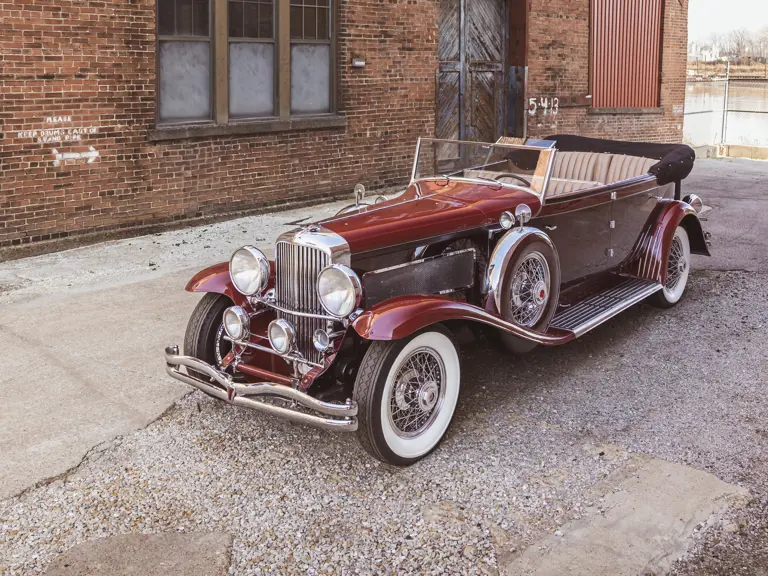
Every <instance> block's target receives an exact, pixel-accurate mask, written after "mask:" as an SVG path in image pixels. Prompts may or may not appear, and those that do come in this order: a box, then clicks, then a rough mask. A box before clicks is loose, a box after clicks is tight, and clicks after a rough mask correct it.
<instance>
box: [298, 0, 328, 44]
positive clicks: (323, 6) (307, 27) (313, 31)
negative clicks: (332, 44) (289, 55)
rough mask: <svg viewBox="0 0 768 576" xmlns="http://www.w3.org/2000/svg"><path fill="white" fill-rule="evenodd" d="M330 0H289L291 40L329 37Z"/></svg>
mask: <svg viewBox="0 0 768 576" xmlns="http://www.w3.org/2000/svg"><path fill="white" fill-rule="evenodd" d="M330 18H331V0H291V40H309V41H318V42H328V41H330V39H331V25H330Z"/></svg>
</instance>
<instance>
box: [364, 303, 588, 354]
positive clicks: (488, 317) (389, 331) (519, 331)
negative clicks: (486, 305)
mask: <svg viewBox="0 0 768 576" xmlns="http://www.w3.org/2000/svg"><path fill="white" fill-rule="evenodd" d="M451 320H465V321H470V322H479V323H481V324H485V325H487V326H492V327H494V328H499V329H500V330H504V331H505V332H508V333H509V334H513V335H515V336H518V337H520V338H523V339H524V340H528V341H531V342H535V343H537V344H543V345H545V346H558V345H560V344H565V343H566V342H568V341H569V340H572V339H573V338H574V334H573V332H570V331H565V330H557V329H554V328H550V330H549V331H548V332H547V333H546V334H544V333H542V332H536V331H534V330H527V329H525V328H521V327H520V326H518V325H517V324H513V323H512V322H508V321H507V320H505V319H504V318H502V317H501V316H499V315H497V314H493V313H492V312H489V311H487V310H483V309H482V308H479V307H477V306H473V305H471V304H467V303H466V302H460V301H458V300H452V299H451V298H448V297H446V296H424V295H413V296H400V297H398V298H392V299H391V300H387V301H386V302H381V303H380V304H377V305H375V306H373V307H372V308H370V309H369V310H366V311H365V312H363V313H362V314H361V315H360V316H358V317H357V318H356V319H355V320H354V322H352V327H353V328H354V330H355V332H357V333H358V334H359V335H360V336H361V337H362V338H365V339H366V340H385V341H388V340H399V339H400V338H405V337H407V336H410V335H411V334H414V333H416V332H418V331H419V330H421V329H423V328H427V327H429V326H431V325H433V324H437V323H438V322H447V321H451Z"/></svg>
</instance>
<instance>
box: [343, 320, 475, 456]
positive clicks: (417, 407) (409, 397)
mask: <svg viewBox="0 0 768 576" xmlns="http://www.w3.org/2000/svg"><path fill="white" fill-rule="evenodd" d="M460 381H461V371H460V362H459V354H458V350H457V347H456V344H455V343H454V340H453V337H452V335H451V333H450V332H449V331H448V330H447V329H445V328H443V327H442V326H432V327H430V328H429V329H428V330H426V331H424V332H420V333H418V334H416V335H414V336H411V337H410V338H406V339H403V340H399V341H397V342H373V343H372V344H371V346H370V347H369V348H368V351H367V352H366V354H365V357H364V358H363V362H362V364H361V366H360V371H359V372H358V376H357V380H356V382H355V391H354V399H355V401H356V402H357V404H358V431H357V437H358V439H359V440H360V443H361V444H362V446H363V448H365V449H366V450H367V451H368V452H369V453H370V454H371V455H372V456H374V457H375V458H377V459H379V460H381V461H383V462H386V463H388V464H394V465H397V466H408V465H410V464H413V463H414V462H417V461H418V460H420V459H421V458H423V457H424V456H426V455H427V454H429V453H430V452H431V451H432V450H434V449H435V448H436V447H437V445H438V444H439V442H440V440H442V438H443V436H444V435H445V432H446V430H447V429H448V426H449V425H450V423H451V420H452V419H453V414H454V412H455V410H456V403H457V401H458V398H459V385H460Z"/></svg>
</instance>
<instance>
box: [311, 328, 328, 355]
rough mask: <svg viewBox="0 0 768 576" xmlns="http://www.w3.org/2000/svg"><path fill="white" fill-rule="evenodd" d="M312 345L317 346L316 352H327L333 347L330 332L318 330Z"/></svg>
mask: <svg viewBox="0 0 768 576" xmlns="http://www.w3.org/2000/svg"><path fill="white" fill-rule="evenodd" d="M312 344H314V345H315V350H317V351H318V352H325V351H326V350H328V347H329V346H330V345H331V337H330V336H329V335H328V332H326V331H325V330H323V329H322V328H318V329H317V330H315V333H314V334H313V335H312Z"/></svg>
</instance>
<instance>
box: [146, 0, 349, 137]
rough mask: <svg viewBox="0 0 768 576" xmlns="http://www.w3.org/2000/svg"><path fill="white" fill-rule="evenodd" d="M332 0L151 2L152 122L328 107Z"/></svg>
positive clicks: (279, 115)
mask: <svg viewBox="0 0 768 576" xmlns="http://www.w3.org/2000/svg"><path fill="white" fill-rule="evenodd" d="M333 2H334V0H157V76H158V81H157V86H158V90H157V94H158V96H157V122H158V124H160V125H173V124H187V123H209V122H211V121H213V120H215V121H216V123H218V124H226V123H230V122H241V121H249V120H250V121H257V120H263V119H271V120H275V119H281V120H283V119H284V120H289V119H291V118H295V117H301V116H316V115H328V114H332V113H334V112H335V109H334V102H335V98H334V94H333V90H334V86H335V82H334V77H333V74H334V72H333V71H334V61H335V56H334V47H335V46H334V17H333V9H334V8H333Z"/></svg>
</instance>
